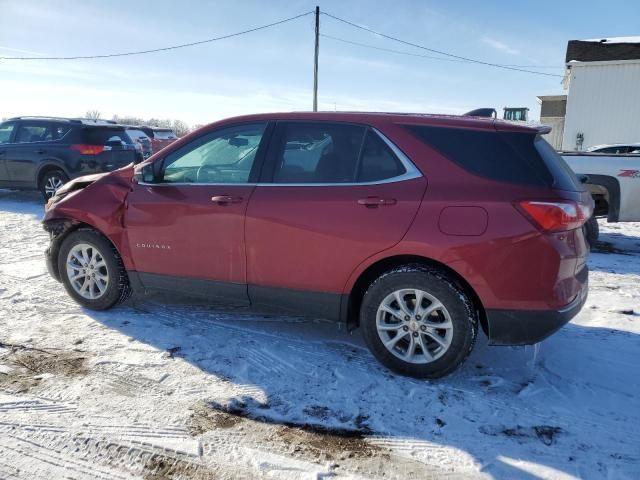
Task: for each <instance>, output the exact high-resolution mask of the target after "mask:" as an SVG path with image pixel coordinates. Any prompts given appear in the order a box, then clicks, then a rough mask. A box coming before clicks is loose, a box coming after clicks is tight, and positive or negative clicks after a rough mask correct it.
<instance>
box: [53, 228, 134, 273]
mask: <svg viewBox="0 0 640 480" xmlns="http://www.w3.org/2000/svg"><path fill="white" fill-rule="evenodd" d="M44 229H45V230H46V231H47V232H49V234H50V235H51V244H50V246H49V249H48V255H49V256H50V257H51V258H52V259H53V260H54V261H53V262H52V267H53V269H54V272H52V273H53V276H54V277H55V278H57V279H60V272H59V271H58V262H57V259H58V254H59V253H60V246H61V245H62V242H64V240H65V239H66V238H67V237H68V236H69V235H70V234H72V233H73V232H76V231H78V230H93V231H94V232H96V233H98V234H99V235H101V236H102V237H103V238H104V239H105V240H106V241H108V242H109V243H110V244H111V246H112V247H113V249H114V250H115V251H116V252H117V253H118V255H120V257H122V253H121V252H120V250H119V249H118V246H117V245H116V243H115V242H114V241H113V240H112V239H111V238H109V236H108V235H106V234H105V233H104V232H102V231H101V230H100V229H99V228H97V227H95V226H94V225H91V224H89V223H86V222H82V221H79V220H72V219H69V218H55V219H51V220H47V221H45V222H44Z"/></svg>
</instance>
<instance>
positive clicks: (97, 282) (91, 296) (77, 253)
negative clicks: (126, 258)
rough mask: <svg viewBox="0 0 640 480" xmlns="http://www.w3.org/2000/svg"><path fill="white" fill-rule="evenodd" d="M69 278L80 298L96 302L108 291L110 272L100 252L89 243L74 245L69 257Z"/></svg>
mask: <svg viewBox="0 0 640 480" xmlns="http://www.w3.org/2000/svg"><path fill="white" fill-rule="evenodd" d="M67 278H68V279H69V283H70V284H71V287H72V288H73V289H74V290H75V291H76V293H78V294H79V295H80V296H82V297H84V298H86V299H88V300H96V299H98V298H100V297H102V295H104V293H105V292H106V291H107V287H108V286H109V271H108V269H107V263H106V261H105V259H104V257H103V255H102V253H100V251H99V250H98V249H97V248H96V247H95V246H93V245H90V244H88V243H79V244H77V245H74V246H73V247H72V248H71V250H69V254H68V255H67Z"/></svg>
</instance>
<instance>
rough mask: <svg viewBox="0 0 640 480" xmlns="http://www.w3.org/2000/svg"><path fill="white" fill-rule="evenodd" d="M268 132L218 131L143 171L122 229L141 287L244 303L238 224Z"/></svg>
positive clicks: (258, 126)
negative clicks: (124, 230) (124, 227)
mask: <svg viewBox="0 0 640 480" xmlns="http://www.w3.org/2000/svg"><path fill="white" fill-rule="evenodd" d="M267 126H268V125H267V123H251V124H244V125H236V126H232V127H227V128H220V129H216V130H215V131H212V132H210V133H206V134H204V135H202V136H200V137H198V138H196V139H195V140H193V141H191V142H190V143H188V144H186V145H184V146H182V147H181V148H179V149H178V150H176V151H173V152H172V153H170V154H168V155H167V156H166V157H165V158H164V159H162V160H159V161H156V162H154V163H153V164H151V165H149V166H146V167H143V168H144V172H143V177H144V176H146V178H143V181H140V182H138V183H137V184H135V185H134V186H133V190H132V192H131V193H130V195H129V196H128V199H127V210H126V214H125V223H126V233H127V237H128V242H129V248H130V251H131V256H132V260H133V263H134V265H135V270H136V271H137V272H138V277H139V280H140V281H141V282H142V284H143V285H144V286H145V287H147V288H160V289H170V290H178V291H184V292H186V293H199V294H203V295H206V296H224V297H225V298H234V299H236V300H245V301H246V300H247V293H246V257H245V241H244V220H245V213H246V209H247V205H248V202H249V198H250V197H251V194H252V192H253V190H254V188H255V182H256V180H257V176H258V174H259V169H260V167H261V162H262V157H263V156H264V149H265V146H266V142H267V139H268V138H269V135H268V132H269V129H268V128H267ZM150 169H155V172H154V173H153V175H151V173H149V171H150ZM145 172H146V173H145ZM145 180H146V181H145Z"/></svg>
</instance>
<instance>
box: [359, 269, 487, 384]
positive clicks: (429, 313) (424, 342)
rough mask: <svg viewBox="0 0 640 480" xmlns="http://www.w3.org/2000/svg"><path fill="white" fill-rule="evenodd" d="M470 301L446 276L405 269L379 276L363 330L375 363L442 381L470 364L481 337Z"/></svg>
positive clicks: (370, 294) (371, 290) (362, 315)
mask: <svg viewBox="0 0 640 480" xmlns="http://www.w3.org/2000/svg"><path fill="white" fill-rule="evenodd" d="M477 324H478V322H477V319H476V314H475V310H474V308H473V305H472V303H471V301H470V300H469V298H468V296H467V295H466V294H465V293H464V292H463V291H462V290H461V289H460V288H458V287H457V286H456V284H455V283H454V282H453V281H452V279H450V278H449V277H448V276H447V275H445V274H444V273H442V272H440V271H438V270H434V269H430V268H428V267H425V266H422V265H407V266H403V267H399V268H396V269H393V270H391V271H389V272H387V273H385V274H383V275H382V276H380V277H379V278H378V279H377V280H376V281H375V282H374V283H373V284H371V286H370V287H369V289H368V290H367V292H366V293H365V295H364V299H363V302H362V308H361V310H360V326H361V327H362V328H363V335H364V338H365V341H366V343H367V345H368V347H369V349H370V350H371V352H372V353H373V355H374V356H375V357H376V359H377V360H378V361H379V362H380V363H382V364H383V365H385V366H386V367H388V368H389V369H391V370H393V371H395V372H398V373H401V374H403V375H408V376H411V377H417V378H439V377H443V376H445V375H447V374H449V373H451V372H452V371H454V370H455V369H456V368H457V367H458V366H460V364H462V362H463V361H464V360H465V359H466V358H467V356H468V355H469V353H470V352H471V349H472V348H473V345H474V343H475V339H476V334H477Z"/></svg>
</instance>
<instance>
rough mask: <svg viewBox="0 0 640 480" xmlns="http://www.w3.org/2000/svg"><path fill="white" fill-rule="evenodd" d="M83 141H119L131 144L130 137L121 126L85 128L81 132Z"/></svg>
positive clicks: (98, 142)
mask: <svg viewBox="0 0 640 480" xmlns="http://www.w3.org/2000/svg"><path fill="white" fill-rule="evenodd" d="M83 136H84V138H85V140H84V142H85V143H87V144H89V145H106V144H107V142H117V141H121V142H123V143H125V144H131V143H132V141H131V138H130V137H129V135H127V132H125V131H124V129H122V128H119V129H118V128H87V129H86V130H85V131H84V134H83Z"/></svg>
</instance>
